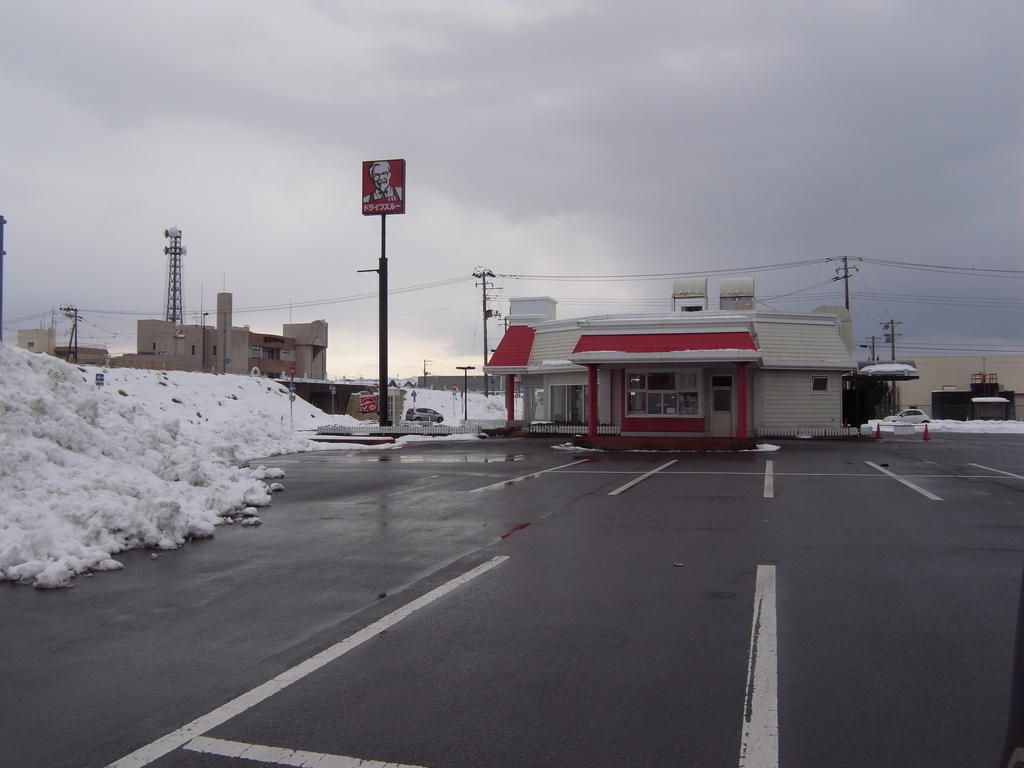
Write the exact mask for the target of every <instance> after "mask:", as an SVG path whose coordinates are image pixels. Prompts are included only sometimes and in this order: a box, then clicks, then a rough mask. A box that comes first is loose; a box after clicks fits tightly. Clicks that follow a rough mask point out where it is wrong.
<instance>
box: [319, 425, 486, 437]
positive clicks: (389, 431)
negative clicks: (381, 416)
mask: <svg viewBox="0 0 1024 768" xmlns="http://www.w3.org/2000/svg"><path fill="white" fill-rule="evenodd" d="M480 431H481V428H480V427H477V426H474V425H468V426H458V427H452V426H449V425H447V424H422V425H421V424H400V425H398V426H394V427H381V426H378V425H377V424H376V423H373V424H325V425H323V426H320V427H317V428H316V433H317V434H318V435H353V436H362V437H365V436H369V435H387V436H392V437H394V436H398V437H401V436H402V435H435V436H441V435H475V434H477V433H479V432H480Z"/></svg>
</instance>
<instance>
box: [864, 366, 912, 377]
mask: <svg viewBox="0 0 1024 768" xmlns="http://www.w3.org/2000/svg"><path fill="white" fill-rule="evenodd" d="M857 373H863V374H868V375H870V374H873V373H917V368H915V367H914V366H912V365H908V364H907V363H873V364H871V365H865V366H864V367H863V368H861V369H860V370H859V371H857Z"/></svg>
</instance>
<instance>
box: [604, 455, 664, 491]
mask: <svg viewBox="0 0 1024 768" xmlns="http://www.w3.org/2000/svg"><path fill="white" fill-rule="evenodd" d="M677 461H679V459H672V461H667V462H665V463H664V464H662V465H661V466H660V467H658V468H657V469H652V470H651V471H650V472H644V473H643V474H642V475H640V477H635V478H633V479H632V480H630V481H629V482H628V483H626V484H625V485H622V486H619V487H618V488H616V489H615V490H614V491H612V492H611V493H609V494H608V495H609V496H618V495H619V494H620V493H623V492H624V491H628V490H629V489H630V488H632V487H633V486H634V485H636V484H637V483H642V482H643V481H644V480H646V479H647V478H648V477H650V476H651V475H656V474H658V473H659V472H661V470H663V469H665V467H671V466H672V465H673V464H675V463H676V462H677Z"/></svg>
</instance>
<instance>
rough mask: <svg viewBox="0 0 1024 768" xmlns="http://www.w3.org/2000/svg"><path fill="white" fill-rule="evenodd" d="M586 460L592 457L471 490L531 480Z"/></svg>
mask: <svg viewBox="0 0 1024 768" xmlns="http://www.w3.org/2000/svg"><path fill="white" fill-rule="evenodd" d="M585 461H590V459H577V460H576V461H571V462H569V463H568V464H560V465H558V466H557V467H552V468H551V469H542V470H541V471H540V472H534V473H532V474H529V475H520V476H519V477H513V478H511V479H509V480H502V481H501V482H500V483H491V484H490V485H485V486H483V487H481V488H474V489H473V490H471V491H470V493H476V492H477V491H487V490H490V489H491V488H504V487H505V486H506V485H512V484H514V483H518V482H521V481H523V480H529V479H530V478H533V477H540V476H541V475H543V474H544V473H545V472H555V471H557V470H559V469H565V468H566V467H574V466H576V465H577V464H582V463H583V462H585Z"/></svg>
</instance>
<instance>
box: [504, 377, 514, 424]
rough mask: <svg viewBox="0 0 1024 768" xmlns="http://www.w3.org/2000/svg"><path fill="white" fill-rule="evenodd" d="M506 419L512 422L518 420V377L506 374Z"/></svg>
mask: <svg viewBox="0 0 1024 768" xmlns="http://www.w3.org/2000/svg"><path fill="white" fill-rule="evenodd" d="M505 418H506V419H507V420H508V421H510V422H512V421H515V420H516V375H515V374H514V373H506V374H505Z"/></svg>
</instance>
